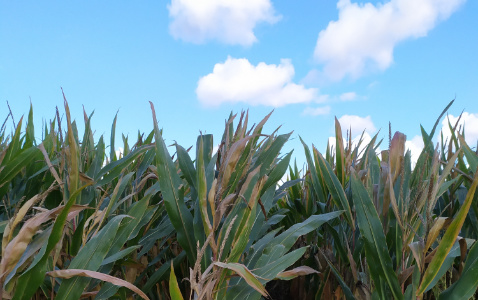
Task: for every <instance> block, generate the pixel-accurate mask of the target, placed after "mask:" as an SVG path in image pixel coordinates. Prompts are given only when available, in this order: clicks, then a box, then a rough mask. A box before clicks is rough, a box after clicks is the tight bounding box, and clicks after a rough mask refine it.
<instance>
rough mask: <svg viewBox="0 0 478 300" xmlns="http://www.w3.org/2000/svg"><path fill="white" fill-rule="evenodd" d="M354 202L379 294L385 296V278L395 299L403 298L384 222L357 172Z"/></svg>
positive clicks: (354, 178) (368, 262)
mask: <svg viewBox="0 0 478 300" xmlns="http://www.w3.org/2000/svg"><path fill="white" fill-rule="evenodd" d="M351 184H352V195H353V202H354V204H355V210H356V212H357V223H358V227H359V229H360V233H361V234H362V236H363V240H364V244H365V255H366V257H367V264H368V266H369V269H370V273H371V276H372V279H373V280H374V282H375V286H376V287H377V290H378V292H379V294H381V295H382V296H385V291H382V290H381V287H380V284H379V283H380V282H381V281H382V280H383V281H384V282H386V283H387V285H388V286H389V288H390V290H391V292H392V295H393V297H394V298H395V299H403V294H402V291H401V289H400V285H399V283H398V278H397V274H396V273H395V271H394V270H393V267H392V259H391V257H390V254H389V253H388V249H387V242H386V239H385V234H384V233H383V229H382V223H381V222H380V218H379V216H378V214H377V210H376V209H375V206H374V205H373V202H372V199H370V196H369V194H368V192H367V190H366V189H365V187H364V186H363V184H362V183H361V182H360V180H359V179H358V178H357V175H356V174H355V173H352V176H351Z"/></svg>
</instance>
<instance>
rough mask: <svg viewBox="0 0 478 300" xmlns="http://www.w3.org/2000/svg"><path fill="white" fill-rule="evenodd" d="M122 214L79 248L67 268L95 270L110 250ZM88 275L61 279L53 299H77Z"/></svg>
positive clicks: (86, 283)
mask: <svg viewBox="0 0 478 300" xmlns="http://www.w3.org/2000/svg"><path fill="white" fill-rule="evenodd" d="M123 218H124V216H117V217H115V218H113V219H111V220H110V221H109V222H108V223H107V224H106V225H105V227H104V228H102V229H101V230H100V232H98V234H97V235H95V236H94V237H93V238H92V239H91V240H90V241H89V242H87V243H86V245H85V246H84V247H83V248H81V249H80V251H79V252H78V255H77V256H75V258H73V260H72V261H71V263H70V265H69V266H68V268H69V269H83V270H90V271H96V270H98V268H99V267H100V265H101V263H102V262H103V259H104V258H105V256H106V254H107V253H108V251H109V250H110V246H111V244H112V243H113V240H114V238H115V235H116V232H117V231H118V228H119V226H120V223H121V220H122V219H123ZM90 280H91V279H90V278H88V277H73V278H71V279H66V280H63V282H62V283H61V285H60V288H59V290H58V292H57V294H56V297H55V299H58V300H62V299H71V300H73V299H78V298H80V296H81V294H82V292H83V290H84V289H85V287H86V286H87V285H88V283H89V282H90Z"/></svg>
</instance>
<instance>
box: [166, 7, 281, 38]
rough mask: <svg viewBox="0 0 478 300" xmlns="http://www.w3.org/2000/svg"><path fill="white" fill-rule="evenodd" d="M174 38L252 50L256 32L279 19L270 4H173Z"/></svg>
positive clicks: (171, 9) (171, 8) (172, 22)
mask: <svg viewBox="0 0 478 300" xmlns="http://www.w3.org/2000/svg"><path fill="white" fill-rule="evenodd" d="M168 10H169V16H170V18H171V23H170V25H169V31H170V33H171V35H172V36H173V37H174V38H177V39H181V40H184V41H186V42H193V43H203V42H206V41H208V40H218V41H220V42H222V43H225V44H233V45H234V44H236V45H243V46H250V45H252V44H253V43H254V42H256V41H257V38H256V36H255V34H254V28H255V27H256V25H257V24H259V23H262V22H264V23H269V24H273V23H275V22H277V21H278V20H279V19H280V16H279V15H278V14H276V12H275V10H274V8H273V6H272V3H271V1H270V0H242V1H230V0H202V1H197V0H172V1H171V4H169V5H168Z"/></svg>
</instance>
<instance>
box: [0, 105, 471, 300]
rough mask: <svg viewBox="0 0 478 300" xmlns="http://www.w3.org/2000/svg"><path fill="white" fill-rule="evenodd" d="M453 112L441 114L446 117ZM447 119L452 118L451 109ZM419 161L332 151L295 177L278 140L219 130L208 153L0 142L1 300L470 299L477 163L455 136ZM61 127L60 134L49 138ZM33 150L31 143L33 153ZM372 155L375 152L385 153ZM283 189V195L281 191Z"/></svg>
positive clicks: (151, 142)
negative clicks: (91, 299) (118, 149)
mask: <svg viewBox="0 0 478 300" xmlns="http://www.w3.org/2000/svg"><path fill="white" fill-rule="evenodd" d="M450 105H451V103H450ZM450 105H449V106H450ZM449 106H448V107H447V108H446V109H445V110H444V111H443V113H442V114H441V115H440V117H439V118H438V120H437V122H436V123H435V125H434V127H433V128H432V130H431V131H430V133H428V132H427V131H426V130H425V129H423V128H422V136H423V142H424V145H425V147H424V149H423V151H422V153H421V154H420V157H419V159H418V161H417V162H416V165H415V166H414V167H413V168H412V162H411V154H410V152H408V151H407V152H406V151H405V141H406V137H405V135H404V134H402V133H400V132H396V133H395V134H394V135H393V137H392V134H391V133H390V138H389V141H388V142H389V145H388V150H384V151H381V153H377V149H378V146H379V145H380V142H378V141H377V136H375V137H373V139H372V141H371V142H370V143H369V144H367V145H364V144H363V141H361V142H359V143H358V144H353V143H352V142H351V136H350V135H347V137H346V139H344V138H343V137H342V134H343V133H342V129H341V126H340V124H339V122H338V121H337V120H336V123H335V128H336V130H335V133H336V143H335V146H334V147H331V146H330V147H329V146H328V147H327V151H326V152H325V153H324V154H322V153H320V152H319V151H318V150H317V149H316V148H315V147H313V146H312V148H309V146H308V145H307V144H306V143H305V142H302V143H303V147H304V151H305V155H306V159H307V167H306V168H305V169H304V170H300V169H298V167H297V165H296V164H291V157H292V153H281V149H282V147H283V145H284V144H285V143H286V142H287V140H288V139H289V137H290V136H291V134H290V133H288V134H279V133H278V130H276V131H274V132H273V133H270V134H266V133H263V132H262V131H263V126H264V124H265V123H266V122H267V120H268V118H269V117H270V115H268V116H266V117H265V118H264V119H263V120H262V121H261V122H259V123H258V124H257V125H254V126H249V120H248V114H247V113H242V114H241V115H240V116H237V115H232V114H231V115H230V116H229V118H228V120H227V121H226V125H225V130H224V134H223V136H222V139H221V141H220V143H217V142H216V144H219V148H218V150H217V152H216V153H213V146H214V141H213V137H212V135H200V136H199V137H198V138H197V141H196V147H195V149H196V153H190V152H191V151H190V149H185V148H183V147H182V146H180V145H177V144H175V145H173V147H167V146H166V144H165V143H164V140H163V137H162V130H160V129H159V128H158V124H157V121H156V116H155V111H154V107H153V105H152V104H151V109H152V123H153V126H154V127H153V128H154V129H153V130H152V131H151V132H150V133H149V134H147V135H146V134H141V133H139V134H138V137H137V140H136V141H134V144H132V143H130V141H129V139H128V137H125V136H123V146H122V147H123V149H124V150H123V151H124V153H121V154H120V155H119V156H118V155H117V152H116V151H115V149H116V148H115V142H116V141H115V127H116V117H115V120H114V121H113V126H112V132H111V141H110V144H109V149H108V147H106V144H105V141H104V139H103V137H100V138H99V139H97V141H96V140H95V139H94V138H93V131H92V129H91V126H90V122H91V118H92V115H93V114H91V115H90V116H88V115H87V114H86V113H85V114H84V123H85V130H84V133H83V134H82V138H80V135H79V132H78V130H77V126H76V122H75V121H74V120H71V118H70V112H69V108H68V104H67V102H66V99H65V115H66V120H64V121H63V122H61V119H60V115H59V112H58V110H57V114H56V117H55V118H54V119H53V120H52V121H51V122H49V123H47V124H43V129H42V132H43V133H42V138H41V139H40V138H38V137H35V129H34V125H33V110H32V109H31V110H30V113H29V115H28V120H27V122H26V126H24V125H23V120H20V121H19V122H18V124H15V125H16V126H15V128H14V132H12V133H7V132H6V130H5V129H4V128H2V129H1V131H0V199H1V203H0V229H1V230H0V232H1V233H2V234H3V239H2V241H1V245H2V252H1V262H0V283H1V287H2V288H1V289H0V295H1V297H2V298H3V299H79V298H94V299H132V298H143V299H183V298H184V299H261V297H264V298H272V299H283V298H289V299H334V298H335V299H347V300H349V299H392V298H395V299H437V298H439V299H468V298H470V297H473V296H474V295H475V292H476V289H477V287H478V246H476V245H477V243H475V240H476V239H477V237H478V220H477V215H478V205H477V197H478V196H477V195H478V193H475V190H476V186H477V184H478V179H477V178H478V175H477V168H478V155H477V153H476V152H474V151H473V150H472V149H471V148H470V147H469V146H468V145H467V144H466V142H465V140H464V138H463V133H464V129H463V128H461V129H460V128H457V124H458V123H457V124H449V126H450V130H451V132H452V137H451V139H450V140H443V136H442V137H441V143H439V145H438V146H435V145H434V144H433V137H434V135H435V131H436V127H437V125H438V123H439V121H440V119H441V118H442V117H443V115H444V114H445V112H446V110H447V109H448V108H449ZM62 126H63V127H62ZM40 140H41V142H39V141H40ZM382 147H383V146H382ZM284 178H287V180H284Z"/></svg>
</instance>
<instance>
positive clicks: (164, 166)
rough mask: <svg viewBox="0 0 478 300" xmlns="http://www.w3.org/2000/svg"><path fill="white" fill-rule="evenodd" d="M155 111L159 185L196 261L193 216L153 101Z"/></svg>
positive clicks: (183, 243) (184, 243)
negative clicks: (164, 138)
mask: <svg viewBox="0 0 478 300" xmlns="http://www.w3.org/2000/svg"><path fill="white" fill-rule="evenodd" d="M150 104H151V110H152V113H153V121H154V133H155V139H156V160H157V168H158V177H159V185H160V187H161V193H162V194H163V199H164V204H165V206H166V211H167V212H168V215H169V218H170V219H171V223H173V226H174V228H175V229H176V231H177V235H178V242H179V244H180V245H181V247H182V248H183V249H184V250H185V251H186V253H187V255H188V259H189V261H191V262H193V261H196V251H195V249H196V242H195V241H196V239H195V237H194V232H193V231H191V229H192V228H194V227H193V217H192V215H191V213H190V212H189V210H188V208H187V206H186V203H184V194H183V192H181V190H180V186H181V185H182V182H181V179H180V178H179V176H178V173H177V170H176V167H175V166H174V163H173V160H172V159H171V156H170V155H169V152H168V149H167V148H166V145H165V144H164V141H163V137H162V135H161V133H160V132H159V128H158V124H157V121H156V112H155V111H154V106H153V103H151V102H150Z"/></svg>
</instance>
